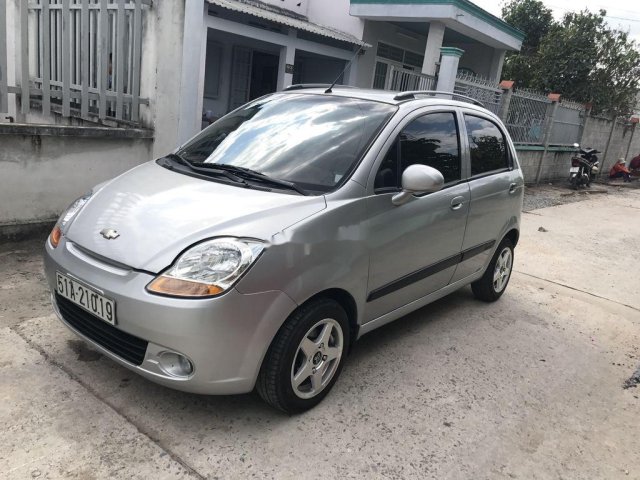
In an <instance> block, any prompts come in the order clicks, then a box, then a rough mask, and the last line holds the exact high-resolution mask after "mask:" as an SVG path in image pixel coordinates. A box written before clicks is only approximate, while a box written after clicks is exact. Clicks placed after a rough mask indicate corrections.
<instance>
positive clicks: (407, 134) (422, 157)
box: [400, 112, 461, 183]
mask: <svg viewBox="0 0 640 480" xmlns="http://www.w3.org/2000/svg"><path fill="white" fill-rule="evenodd" d="M400 158H401V160H400V163H401V169H400V171H402V172H403V171H404V170H405V168H407V167H408V166H410V165H415V164H422V165H428V166H429V167H433V168H435V169H437V170H439V171H440V173H442V175H443V176H444V183H450V182H454V181H456V180H460V178H461V171H460V141H459V138H458V125H457V123H456V117H455V114H454V113H453V112H447V113H430V114H427V115H424V116H422V117H419V118H416V119H415V120H414V121H412V122H411V123H410V124H409V125H407V126H406V127H405V128H404V130H403V131H402V133H401V134H400Z"/></svg>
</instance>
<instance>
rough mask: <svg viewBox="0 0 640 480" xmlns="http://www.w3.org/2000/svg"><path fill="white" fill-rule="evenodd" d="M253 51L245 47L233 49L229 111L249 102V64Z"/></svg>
mask: <svg viewBox="0 0 640 480" xmlns="http://www.w3.org/2000/svg"><path fill="white" fill-rule="evenodd" d="M252 61H253V50H252V49H250V48H246V47H239V46H237V45H236V46H234V47H233V57H232V60H231V87H230V91H229V110H230V111H231V110H235V109H236V108H238V107H239V106H241V105H244V104H245V103H247V102H248V101H249V89H250V87H251V64H252Z"/></svg>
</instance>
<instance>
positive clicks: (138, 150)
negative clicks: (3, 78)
mask: <svg viewBox="0 0 640 480" xmlns="http://www.w3.org/2000/svg"><path fill="white" fill-rule="evenodd" d="M26 128H27V129H29V131H31V133H34V131H35V133H42V134H29V133H27V132H26V131H23V130H24V128H21V127H20V125H17V124H13V125H10V126H3V127H2V129H3V132H1V133H0V144H2V148H1V149H0V172H2V175H1V177H0V180H1V181H0V186H1V188H0V233H1V232H2V230H3V229H2V227H4V226H11V225H23V224H30V223H38V222H50V221H52V220H55V219H56V218H57V217H58V215H60V213H61V212H62V210H64V209H65V208H66V207H67V206H68V205H69V204H70V203H71V202H72V201H73V200H74V199H76V198H77V197H79V196H80V195H82V194H84V193H86V192H87V191H88V190H89V189H90V188H91V187H93V186H94V185H96V184H98V183H101V182H103V181H105V180H109V179H110V178H113V177H115V176H117V175H120V174H121V173H123V172H125V171H127V170H129V169H130V168H133V167H135V166H136V165H139V164H141V163H143V162H146V161H148V160H150V158H151V150H152V139H151V138H123V137H122V136H119V134H120V135H122V134H123V132H118V129H106V128H103V129H100V130H103V131H104V130H106V132H102V134H101V135H100V136H91V137H85V136H67V135H60V131H61V130H62V129H64V130H67V131H68V130H69V129H73V128H77V127H59V126H51V127H39V128H38V127H34V126H26ZM7 130H15V133H8V132H7ZM77 130H83V128H82V127H80V128H77ZM85 130H86V129H85ZM67 133H68V132H67ZM124 134H128V133H126V132H124Z"/></svg>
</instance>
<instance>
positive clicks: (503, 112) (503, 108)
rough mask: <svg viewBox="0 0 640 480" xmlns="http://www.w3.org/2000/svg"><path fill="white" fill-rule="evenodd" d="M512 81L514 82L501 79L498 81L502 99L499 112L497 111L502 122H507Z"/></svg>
mask: <svg viewBox="0 0 640 480" xmlns="http://www.w3.org/2000/svg"><path fill="white" fill-rule="evenodd" d="M514 83H515V82H514V81H513V80H503V81H502V82H500V88H501V89H502V101H501V102H500V112H499V113H498V116H499V117H500V120H502V121H503V122H504V123H507V116H508V115H509V106H510V105H511V96H512V95H513V84H514Z"/></svg>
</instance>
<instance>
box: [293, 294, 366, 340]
mask: <svg viewBox="0 0 640 480" xmlns="http://www.w3.org/2000/svg"><path fill="white" fill-rule="evenodd" d="M318 298H330V299H331V300H334V301H336V302H337V303H338V304H339V305H340V306H341V307H342V308H344V311H345V312H346V313H347V318H348V319H349V350H351V347H352V346H353V344H354V343H355V341H356V339H357V338H358V330H359V328H360V326H359V325H358V305H357V304H356V301H355V299H354V298H353V295H351V294H350V293H349V292H347V291H346V290H344V289H342V288H328V289H326V290H323V291H321V292H318V293H316V294H315V295H313V296H312V297H310V298H308V299H307V300H305V301H304V302H303V303H302V304H301V305H300V306H302V305H306V304H307V303H309V302H312V301H313V300H316V299H318Z"/></svg>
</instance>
